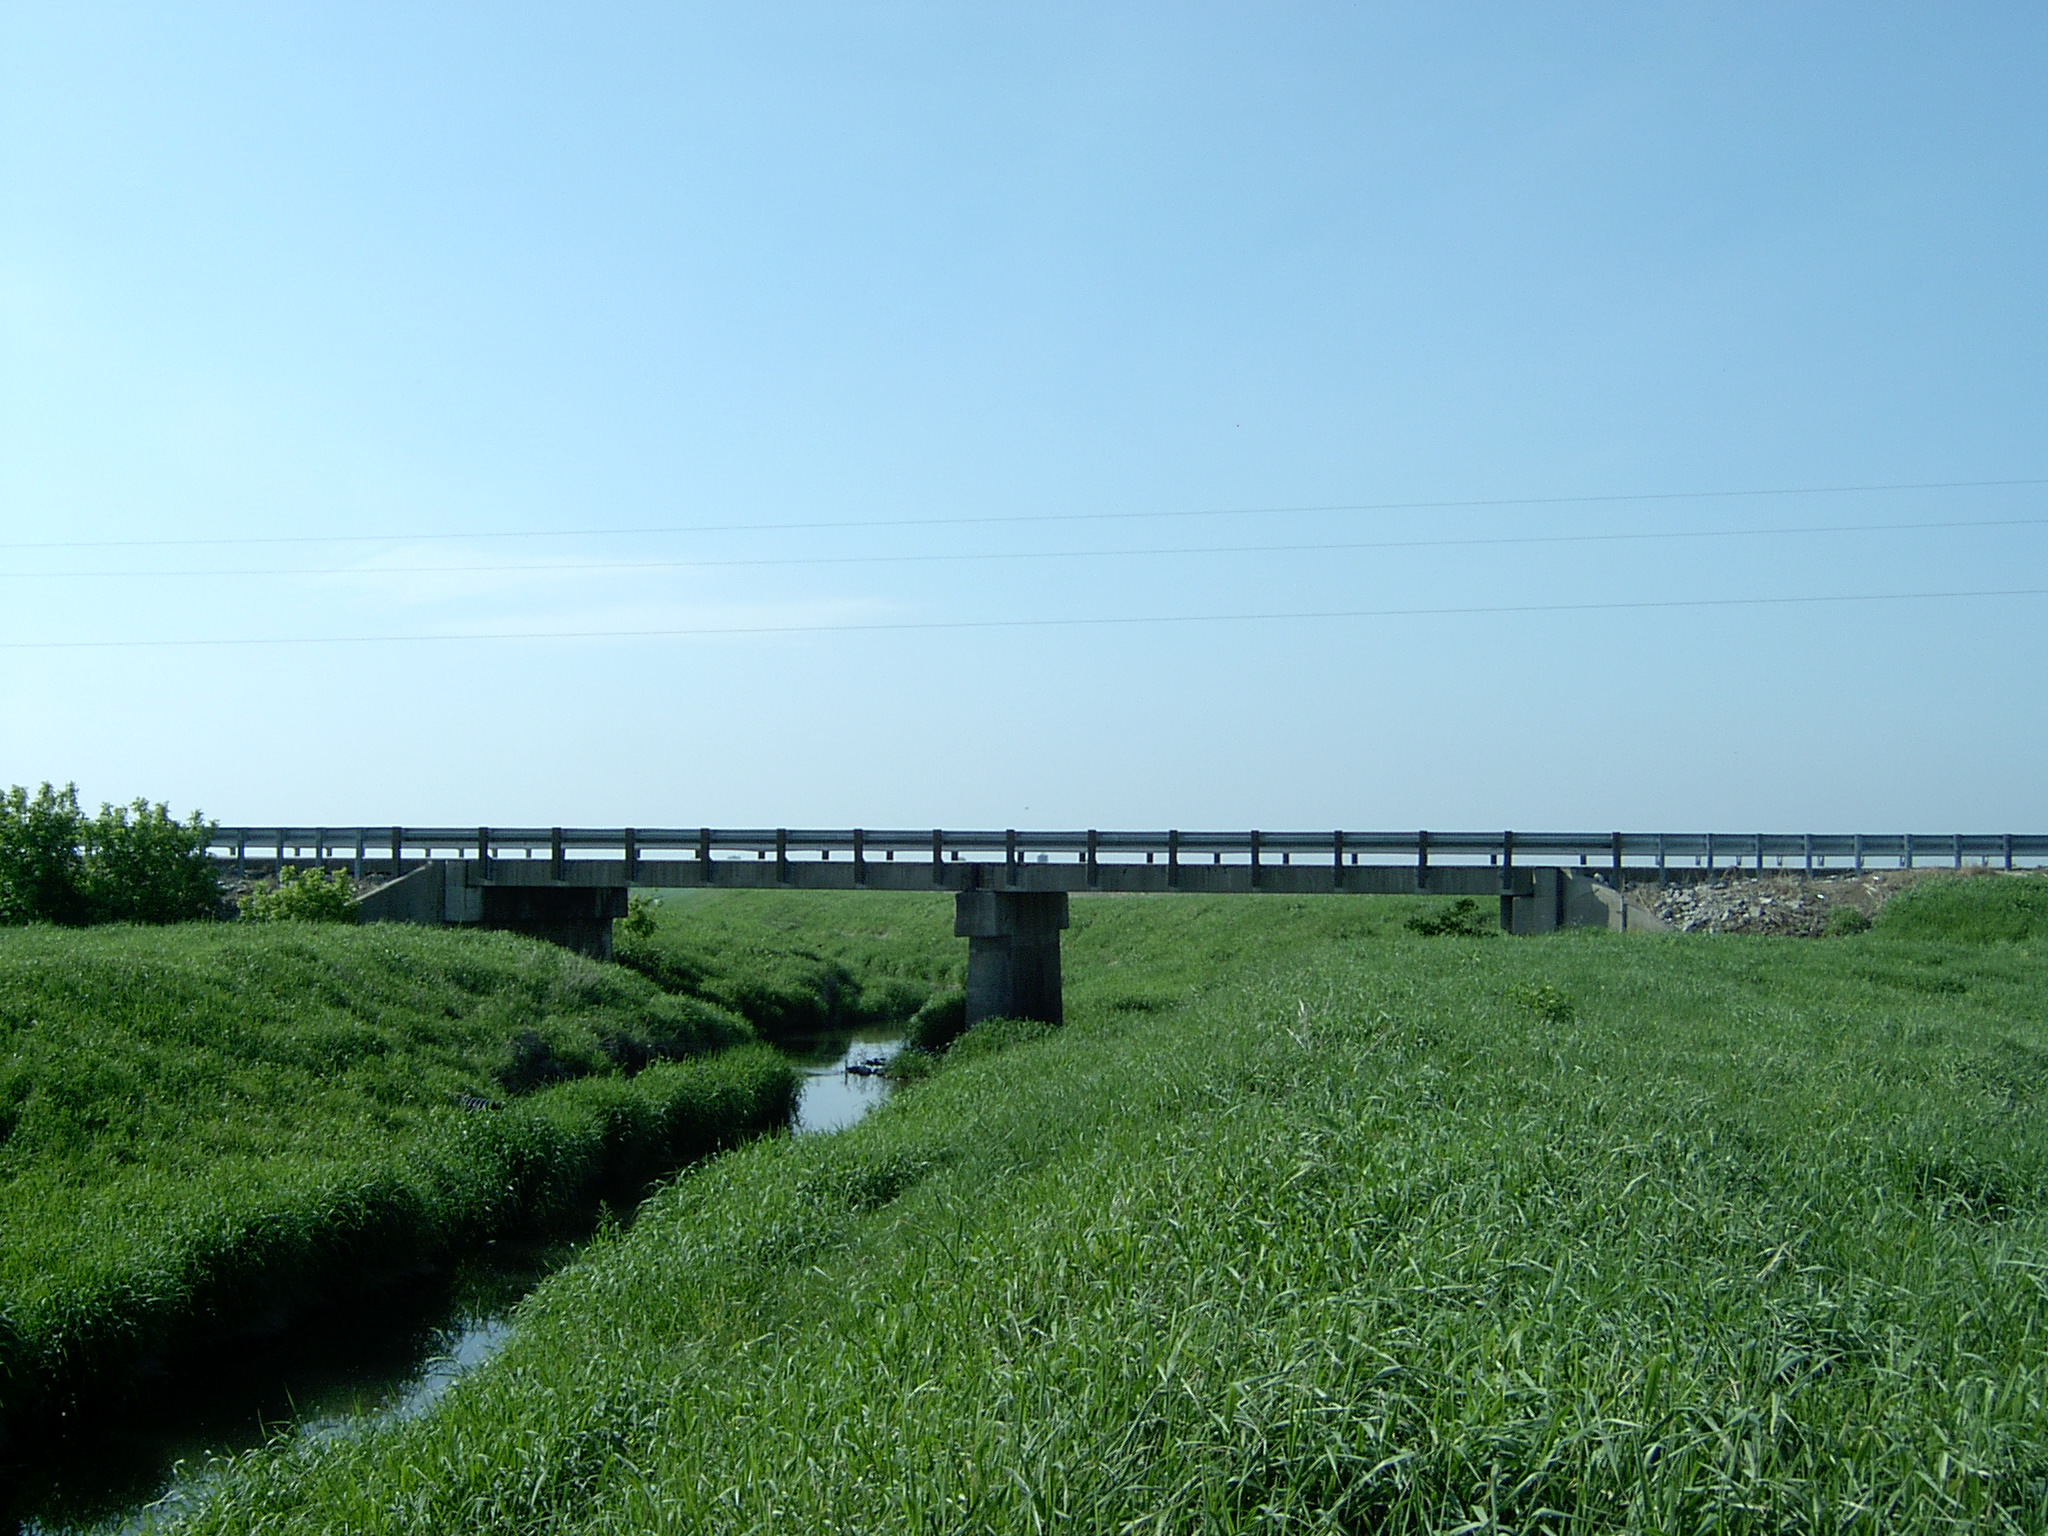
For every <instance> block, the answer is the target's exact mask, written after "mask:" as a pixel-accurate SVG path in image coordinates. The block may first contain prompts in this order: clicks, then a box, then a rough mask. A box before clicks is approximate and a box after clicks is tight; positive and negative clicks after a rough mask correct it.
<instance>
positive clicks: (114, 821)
mask: <svg viewBox="0 0 2048 1536" xmlns="http://www.w3.org/2000/svg"><path fill="white" fill-rule="evenodd" d="M212 833H213V828H212V826H211V825H210V824H209V823H208V822H207V821H206V819H205V818H204V817H202V816H201V815H200V814H199V813H198V812H197V811H194V812H193V813H192V814H191V816H189V817H188V818H187V819H185V820H184V821H179V820H177V819H176V818H175V817H173V816H172V815H171V810H170V807H169V806H167V805H164V804H162V803H158V804H156V805H151V804H150V803H149V802H148V801H147V800H137V801H135V802H134V803H133V804H132V805H127V806H117V805H103V806H101V807H100V813H99V815H98V816H97V817H95V818H94V819H93V822H92V825H91V826H90V827H89V828H87V829H86V844H85V870H84V878H83V881H82V885H83V889H84V894H85V902H86V907H87V909H88V910H89V911H90V912H91V914H92V920H93V921H94V922H97V923H180V922H190V921H192V920H194V919H196V918H202V917H211V916H213V915H214V913H215V911H216V910H217V909H218V908H219V906H220V877H219V875H218V874H216V873H215V871H214V867H213V861H212V860H211V859H209V858H208V857H207V856H206V845H207V842H208V840H209V839H210V838H211V836H212Z"/></svg>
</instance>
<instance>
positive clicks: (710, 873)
mask: <svg viewBox="0 0 2048 1536" xmlns="http://www.w3.org/2000/svg"><path fill="white" fill-rule="evenodd" d="M212 853H213V856H214V857H215V858H216V859H217V860H219V861H221V862H222V863H223V864H224V865H228V866H231V867H232V869H233V870H234V871H235V872H237V873H239V874H243V875H249V876H263V875H274V874H275V873H277V872H278V871H279V870H281V869H285V868H292V867H299V868H306V867H316V866H318V867H328V868H343V869H347V870H348V871H349V872H350V873H351V874H352V875H354V876H355V878H356V879H357V881H358V882H360V883H363V884H366V885H368V887H369V888H368V890H367V891H365V893H364V895H363V904H362V905H363V916H364V919H365V920H366V921H370V922H412V923H429V924H471V925H480V926H483V927H487V928H501V929H509V930H512V931H514V932H519V933H526V934H531V935H534V936H536V937H540V938H546V939H551V940H554V941H555V942H557V943H561V944H566V945H568V946H570V947H571V948H574V949H577V950H580V951H582V952H583V953H585V954H589V955H594V956H598V957H600V958H601V957H604V956H608V955H609V954H610V952H611V925H612V921H613V919H615V918H619V917H623V916H624V915H625V913H626V902H627V893H628V892H629V890H632V889H635V888H647V887H658V888H671V889H718V890H829V891H949V892H951V893H953V896H954V903H955V921H954V931H955V932H956V933H957V934H958V935H959V936H960V937H962V938H965V939H967V940H968V941H969V942H968V970H967V992H968V1019H969V1022H970V1023H971V1022H974V1021H976V1020H979V1019H982V1018H988V1017H994V1016H998V1015H1000V1016H1005V1017H1021V1018H1043V1019H1051V1020H1055V1021H1057V1020H1058V1018H1059V1017H1060V961H1059V935H1060V931H1061V930H1062V929H1064V928H1065V927H1066V926H1067V899H1068V896H1069V895H1070V894H1072V893H1077V892H1078V893H1088V892H1129V893H1137V892H1151V893H1161V894H1164V893H1169V892H1186V893H1191V894H1197V893H1207V894H1233V895H1261V894H1272V895H1319V896H1320V895H1333V894H1337V895H1342V894H1357V895H1418V894H1427V895H1443V896H1472V897H1478V898H1482V899H1487V900H1497V901H1498V903H1499V910H1500V925H1501V928H1502V929H1503V930H1504V931H1505V932H1508V933H1516V934H1533V933H1549V932H1553V931H1555V930H1556V929H1558V928H1564V927H1585V926H1604V927H1614V928H1628V927H1633V926H1657V924H1656V920H1655V919H1654V918H1653V917H1651V916H1650V914H1649V913H1648V912H1646V911H1645V910H1644V909H1642V908H1640V907H1635V906H1632V905H1630V904H1629V903H1628V902H1627V900H1626V898H1625V896H1624V894H1623V893H1624V890H1625V887H1626V885H1627V884H1628V883H1631V882H1635V881H1641V880H1650V879H1654V880H1659V881H1672V880H1683V881H1695V880H1700V879H1712V878H1714V877H1716V876H1717V875H1723V874H1727V873H1729V872H1731V871H1736V870H1741V871H1749V872H1754V871H1759V870H1770V869H1779V870H1787V871H1790V872H1804V873H1806V874H1808V875H1813V874H1825V873H1838V872H1842V871H1848V870H1861V869H1865V868H1871V867H1880V868H1909V869H1910V868H1913V867H1915V866H1916V865H1929V864H1943V865H1948V864H1953V866H1954V867H1956V868H1961V867H1963V866H1964V865H1965V864H1988V865H1993V866H1997V867H2001V868H2005V869H2013V868H2017V867H2022V866H2027V867H2031V866H2035V865H2039V864H2041V863H2043V862H2044V861H2048V836H2040V835H2022V834H2014V833H1975V834H1972V833H1947V832H1943V833H1917V834H1916V833H1886V834H1865V833H1851V834H1816V833H1756V832H1719V833H1716V832H1685V833H1666V832H1655V833H1638V832H1591V833H1588V832H1511V831H1508V832H1344V831H1334V832H1256V831H1254V832H1183V831H1165V832H1106V831H1098V830H1090V831H1078V832H1044V831H1018V830H1015V829H1006V830H1003V831H948V830H946V829H944V828H936V829H932V830H929V831H925V830H917V831H902V830H876V829H870V828H861V827H854V828H847V829H836V830H822V831H821V830H805V829H794V828H787V827H775V828H752V829H747V828H740V829H735V828H725V827H684V828H677V827H659V828H633V827H623V828H596V829H593V828H586V827H403V826H384V827H220V828H216V829H215V831H214V834H213V841H212Z"/></svg>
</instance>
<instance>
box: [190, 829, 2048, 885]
mask: <svg viewBox="0 0 2048 1536" xmlns="http://www.w3.org/2000/svg"><path fill="white" fill-rule="evenodd" d="M210 847H211V851H212V853H213V854H214V856H215V857H216V858H219V859H222V860H232V861H233V862H235V863H236V864H237V865H245V864H247V863H248V862H249V861H250V860H252V859H253V860H255V861H257V862H258V863H270V862H273V861H274V862H276V863H284V862H288V861H292V862H304V861H306V860H308V859H311V860H314V861H317V862H322V863H327V862H351V863H353V864H354V865H355V866H356V867H357V869H358V871H359V872H360V870H361V868H362V866H363V865H365V864H366V863H376V864H386V863H388V864H389V865H391V866H397V865H400V864H404V863H408V862H416V861H420V860H426V859H434V858H448V859H475V860H480V861H481V862H483V863H485V864H489V863H490V862H491V861H493V860H497V859H506V858H518V859H532V858H536V857H545V858H547V859H549V860H550V861H552V862H553V863H555V864H557V865H559V864H562V863H565V862H568V861H571V860H579V859H590V858H603V859H608V860H615V861H623V863H624V865H625V868H626V870H627V872H628V874H629V875H630V873H631V872H632V870H633V869H634V868H635V867H636V866H637V865H639V864H640V863H642V862H666V861H673V860H678V859H695V860H698V861H701V862H703V863H707V864H708V863H712V862H718V861H722V860H728V859H736V858H738V859H751V860H766V859H769V858H773V859H775V860H776V861H777V862H778V863H786V862H788V861H790V860H792V859H821V860H830V859H833V858H835V857H846V858H850V859H852V860H853V861H855V862H856V863H861V862H864V861H866V860H871V859H872V860H878V861H887V862H895V861H896V860H898V859H899V858H903V857H909V858H913V859H929V860H931V862H932V863H933V864H934V865H939V864H942V863H957V862H962V861H963V860H965V861H970V862H979V861H981V860H982V859H984V858H987V859H990V860H995V859H1000V860H1001V861H1002V862H1003V863H1006V864H1012V865H1014V864H1019V863H1032V862H1037V863H1044V862H1048V861H1052V860H1057V861H1059V862H1062V863H1064V862H1067V861H1068V860H1077V861H1080V862H1083V863H1086V864H1090V865H1094V864H1096V863H1146V864H1149V863H1153V862H1155V861H1165V862H1167V863H1169V864H1178V863H1181V862H1183V861H1187V862H1195V861H1198V860H1199V861H1207V862H1212V863H1215V864H1250V865H1252V866H1253V867H1254V868H1256V867H1258V866H1260V865H1261V864H1262V863H1271V864H1290V863H1293V862H1295V861H1296V860H1299V861H1301V862H1303V863H1310V862H1322V863H1329V864H1333V865H1335V866H1338V867H1343V866H1346V865H1347V864H1349V865H1357V864H1361V863H1366V864H1391V863H1404V864H1405V863H1412V864H1414V865H1415V866H1416V868H1417V869H1418V870H1424V871H1426V870H1427V869H1428V868H1429V867H1430V865H1431V864H1432V863H1433V862H1434V863H1438V864H1445V865H1460V864H1464V865H1471V864H1480V863H1485V864H1490V865H1499V866H1503V867H1512V866H1514V865H1515V864H1517V863H1532V864H1544V863H1557V862H1576V863H1579V864H1586V865H1598V866H1603V867H1611V868H1613V869H1616V870H1620V869H1623V868H1630V867H1633V868H1635V869H1637V870H1639V871H1641V870H1644V869H1646V868H1654V869H1657V870H1668V869H1670V868H1671V867H1672V866H1674V865H1683V863H1684V861H1687V860H1690V861H1692V864H1693V866H1694V867H1698V868H1704V869H1707V870H1736V869H1744V868H1748V869H1766V868H1770V867H1774V866H1775V867H1779V868H1783V867H1786V866H1788V865H1791V866H1794V867H1797V868H1798V869H1800V870H1802V871H1803V872H1806V873H1814V872H1817V871H1822V870H1826V871H1835V872H1839V871H1841V870H1843V869H1855V870H1861V869H1865V868H1867V867H1870V866H1871V865H1872V864H1873V863H1877V864H1891V865H1894V866H1895V867H1898V868H1905V869H1911V868H1915V867H1923V866H1930V865H1941V864H1949V865H1953V866H1954V867H1956V868H1962V867H1963V866H1964V865H1966V864H1971V863H1983V864H1989V865H1994V866H1997V867H2000V868H2005V869H2014V868H2020V867H2032V866H2035V865H2037V864H2040V863H2042V862H2044V861H2048V834H2036V833H2012V832H1978V833H1970V832H1917V833H1916V832H1903V833H1902V832H1890V833H1864V832H1858V833H1814V832H1791V833H1782V832H1512V831H1503V832H1427V831H1417V832H1344V831H1331V832H1259V831H1248V832H1200V831H1194V832H1184V831H1179V830H1169V831H1163V832H1125V831H1102V830H1093V829H1091V830H1086V831H1064V832H1062V831H1026V830H1020V829H1015V828H1005V829H1003V830H1000V831H991V830H979V831H953V830H947V829H945V828H933V829H930V830H902V829H881V828H864V827H849V828H830V829H817V828H796V827H765V828H764V827H751V828H747V827H742V828H734V827H637V828H636V827H408V826H380V827H303V826H271V827H217V828H215V829H214V831H213V834H212V841H211V845H210Z"/></svg>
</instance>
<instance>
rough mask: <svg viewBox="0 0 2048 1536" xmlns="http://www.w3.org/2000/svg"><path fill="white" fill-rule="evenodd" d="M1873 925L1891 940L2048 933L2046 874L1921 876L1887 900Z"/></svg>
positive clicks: (2018, 937)
mask: <svg viewBox="0 0 2048 1536" xmlns="http://www.w3.org/2000/svg"><path fill="white" fill-rule="evenodd" d="M1877 928H1878V931H1879V932H1880V933H1882V934H1883V935H1884V936H1885V937H1886V938H1891V939H1948V940H1952V941H1955V942H1958V943H1964V944H1995V943H1999V942H2001V941H2004V942H2009V943H2017V942H2020V941H2022V940H2026V939H2040V938H2048V875H1975V876H1968V877H1964V878H1959V879H1957V878H1943V879H1934V880H1922V881H1920V882H1919V883H1918V884H1917V885H1913V886H1910V887H1908V888H1907V889H1906V890H1903V891H1901V892H1899V894H1898V895H1896V896H1894V897H1893V898H1892V899H1891V900H1890V901H1888V902H1886V903H1885V907H1884V910H1883V912H1881V913H1880V914H1879V915H1878V919H1877Z"/></svg>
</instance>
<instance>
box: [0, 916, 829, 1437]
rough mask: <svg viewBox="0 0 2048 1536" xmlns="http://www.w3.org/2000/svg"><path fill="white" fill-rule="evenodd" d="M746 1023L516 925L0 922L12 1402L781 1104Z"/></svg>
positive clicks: (666, 1159)
mask: <svg viewBox="0 0 2048 1536" xmlns="http://www.w3.org/2000/svg"><path fill="white" fill-rule="evenodd" d="M751 1039H752V1033H751V1031H750V1030H749V1029H748V1028H747V1026H746V1025H745V1024H744V1023H743V1022H741V1021H740V1020H738V1019H736V1018H734V1017H732V1016H731V1015H730V1014H727V1013H724V1012H722V1011H721V1010H718V1009H716V1008H713V1007H711V1006H709V1005H707V1004H703V1003H699V1002H695V1001H692V1000H688V999H677V998H672V997H668V996H666V995H664V994H662V993H661V992H659V991H658V990H657V989H656V988H655V987H654V986H653V985H652V984H650V983H648V982H646V981H645V980H643V979H641V978H639V977H637V976H633V975H631V974H629V973H626V972H622V971H619V970H617V969H616V968H612V967H604V966H598V965H594V964H592V963H590V962H587V961H584V960H582V959H579V958H578V957H576V956H574V955H571V954H569V953H568V952H567V951H564V950H560V949H557V948H555V947H553V946H551V945H546V944H540V943H535V942H532V941H528V940H521V939H516V938H512V937H510V936H504V935H488V934H464V933H444V932H431V931H426V930H419V929H400V928H391V927H378V928H368V929H309V928H293V927H268V926H265V927H256V928H240V927H229V926H222V925H198V926H189V927H184V928H168V929H123V928H104V929H94V930H90V931H86V932H79V931H60V930H53V929H25V930H16V931H11V932H6V933H0V1428H6V1427H11V1428H12V1429H14V1430H16V1431H31V1430H34V1429H36V1428H39V1427H47V1420H48V1417H49V1416H50V1415H52V1414H54V1413H56V1412H58V1411H60V1410H62V1409H63V1407H64V1406H65V1404H67V1403H68V1402H70V1401H71V1400H72V1399H73V1398H74V1397H75V1396H76V1394H77V1392H78V1391H79V1390H80V1389H81V1388H84V1387H88V1386H90V1385H91V1384H92V1383H95V1382H103V1381H105V1380H107V1379H108V1378H110V1377H113V1376H116V1375H118V1374H119V1373H121V1372H122V1371H124V1370H127V1369H130V1368H132V1367H133V1366H135V1365H136V1364H137V1363H138V1362H140V1361H142V1360H145V1359H147V1358H150V1357H152V1356H155V1355H159V1354H162V1353H164V1352H166V1351H169V1350H175V1349H176V1348H178V1347H179V1346H180V1345H181V1344H183V1343H185V1342H188V1341H190V1340H193V1339H197V1338H201V1337H204V1336H206V1335H208V1334H210V1333H214V1332H218V1331H219V1330H221V1329H223V1328H227V1327H231V1326H233V1325H235V1324H237V1323H238V1322H246V1321H247V1320H249V1319H250V1318H252V1317H259V1316H262V1315H264V1314H265V1313H267V1312H270V1311H272V1310H275V1309H277V1308H279V1307H282V1306H290V1305H294V1304H297V1303H299V1302H303V1301H305V1300H307V1299H309V1298H311V1297H313V1296H317V1295H318V1294H320V1293H321V1292H322V1291H324V1290H332V1289H335V1288H337V1287H348V1286H353V1285H357V1284H360V1283H361V1282H362V1281H363V1280H364V1279H365V1278H366V1277H367V1276H372V1275H375V1274H376V1273H378V1272H379V1271H382V1270H390V1269H393V1268H402V1267H405V1266H409V1265H415V1264H418V1263H421V1262H423V1261H428V1260H432V1259H434V1258H436V1257H438V1256H440V1255H443V1254H447V1253H449V1252H451V1251H453V1250H455V1249H457V1248H460V1247H463V1246H466V1245H468V1244H471V1243H474V1242H476V1241H479V1240H480V1239H481V1238H483V1237H485V1236H488V1235H491V1234H493V1233H496V1232H499V1231H504V1230H508V1229H512V1228H519V1227H527V1226H531V1225H533V1224H535V1223H537V1222H545V1221H546V1220H548V1219H549V1218H550V1216H551V1215H552V1214H554V1213H557V1212H559V1211H561V1210H562V1209H563V1208H565V1207H566V1206H567V1205H568V1204H570V1203H572V1202H574V1201H576V1200H577V1199H579V1198H580V1197H581V1196H582V1195H583V1194H584V1193H585V1192H587V1191H590V1190H592V1189H593V1188H595V1187H597V1186H599V1185H600V1184H602V1183H604V1182H606V1181H608V1180H616V1179H625V1178H632V1177H635V1176H639V1175H644V1174H646V1173H648V1172H651V1171H653V1170H655V1169H658V1168H666V1167H670V1166H673V1165H674V1164H676V1163H677V1162H680V1161H684V1160H687V1159H689V1158H692V1157H696V1156H700V1155H702V1154H704V1153H706V1152H709V1151H710V1150H712V1149H714V1148H716V1147H719V1146H723V1145H727V1144H730V1143H731V1142H732V1141H733V1140H735V1139H737V1138H738V1137H740V1136H741V1135H743V1134H745V1133H746V1132H748V1131H749V1130H760V1129H765V1128H767V1127H770V1126H774V1125H777V1124H780V1123H781V1122H782V1121H783V1120H784V1119H785V1118H786V1116H787V1113H788V1110H789V1106H790V1103H791V1099H792V1095H793V1092H794V1082H793V1078H792V1075H791V1073H790V1071H789V1070H788V1068H787V1067H786V1066H784V1065H783V1064H782V1063H781V1062H780V1060H779V1059H778V1058H776V1057H775V1056H774V1054H773V1053H772V1052H770V1051H768V1050H767V1049H766V1048H765V1047H761V1046H758V1045H748V1044H746V1043H745V1042H747V1041H750V1040H751ZM728 1047H737V1048H735V1049H727V1048H728Z"/></svg>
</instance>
